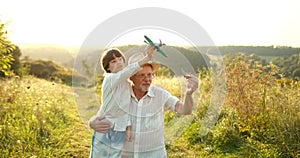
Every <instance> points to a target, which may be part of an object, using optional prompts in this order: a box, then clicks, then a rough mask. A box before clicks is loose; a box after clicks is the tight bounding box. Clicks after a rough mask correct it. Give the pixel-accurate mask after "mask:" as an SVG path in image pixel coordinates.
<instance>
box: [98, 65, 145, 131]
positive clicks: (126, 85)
mask: <svg viewBox="0 0 300 158" xmlns="http://www.w3.org/2000/svg"><path fill="white" fill-rule="evenodd" d="M140 69H141V67H140V66H139V64H138V62H135V63H133V64H130V65H128V66H126V67H125V68H124V69H123V70H121V71H119V72H117V73H106V74H105V77H104V80H103V83H102V106H101V109H100V115H102V116H105V118H106V119H108V120H109V121H110V122H111V124H112V127H114V130H116V131H126V126H128V125H130V121H129V117H128V112H129V102H130V89H131V84H130V81H129V78H130V76H132V75H133V74H135V73H136V72H137V71H139V70H140Z"/></svg>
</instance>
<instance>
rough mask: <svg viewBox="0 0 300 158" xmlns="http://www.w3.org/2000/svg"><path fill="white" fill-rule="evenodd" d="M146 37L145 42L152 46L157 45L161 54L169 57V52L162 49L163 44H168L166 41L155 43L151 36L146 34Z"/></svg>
mask: <svg viewBox="0 0 300 158" xmlns="http://www.w3.org/2000/svg"><path fill="white" fill-rule="evenodd" d="M144 37H145V39H146V40H144V42H145V43H147V44H150V45H151V46H153V47H155V48H156V50H157V51H158V52H159V53H160V54H161V55H163V56H165V57H168V55H167V53H166V52H164V51H163V50H161V49H160V47H161V46H163V45H166V44H165V43H162V42H161V40H159V43H153V42H152V40H151V39H150V38H149V37H147V36H146V35H145V36H144Z"/></svg>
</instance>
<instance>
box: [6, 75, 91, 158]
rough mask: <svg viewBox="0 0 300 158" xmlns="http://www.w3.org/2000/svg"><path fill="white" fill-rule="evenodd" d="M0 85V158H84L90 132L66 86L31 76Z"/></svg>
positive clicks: (7, 81)
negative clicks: (83, 122)
mask: <svg viewBox="0 0 300 158" xmlns="http://www.w3.org/2000/svg"><path fill="white" fill-rule="evenodd" d="M0 86H1V89H0V95H1V100H0V106H1V107H0V120H1V121H0V140H1V144H2V145H1V146H0V155H1V156H0V157H87V155H88V151H89V145H90V142H89V140H90V138H89V137H90V133H89V132H88V130H87V129H86V127H85V126H84V125H83V124H82V121H81V120H80V118H79V117H78V113H77V111H76V107H75V106H74V101H73V96H72V94H71V89H70V87H67V86H64V85H61V84H55V83H52V82H48V81H45V80H40V79H36V78H33V77H29V78H25V79H20V78H14V79H9V80H2V81H1V83H0Z"/></svg>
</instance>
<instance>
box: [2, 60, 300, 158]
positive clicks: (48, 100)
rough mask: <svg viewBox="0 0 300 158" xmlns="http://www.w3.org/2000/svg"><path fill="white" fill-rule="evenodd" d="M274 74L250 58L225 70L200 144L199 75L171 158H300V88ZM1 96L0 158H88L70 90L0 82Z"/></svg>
mask: <svg viewBox="0 0 300 158" xmlns="http://www.w3.org/2000/svg"><path fill="white" fill-rule="evenodd" d="M278 72H279V70H278V68H277V67H276V66H274V65H267V66H262V65H261V64H260V63H259V62H256V61H253V60H252V58H251V56H242V57H237V58H235V59H234V60H232V61H230V62H228V63H227V64H226V100H225V103H224V105H223V109H222V112H221V114H220V116H219V119H218V121H217V123H216V126H215V127H214V128H213V129H212V130H211V131H210V132H209V133H208V134H207V135H206V136H205V137H200V134H199V130H200V128H201V126H202V123H203V118H204V116H205V112H206V109H207V106H208V105H209V102H210V98H211V95H210V92H211V83H210V76H209V75H208V74H207V73H204V72H203V73H199V74H198V76H199V79H200V83H199V91H200V92H199V94H200V95H199V96H200V98H195V99H197V100H199V102H197V103H198V104H197V105H196V106H197V108H195V111H194V113H193V119H192V120H191V121H190V122H189V124H186V126H185V127H186V128H185V130H184V131H182V133H181V134H180V135H178V136H177V137H174V138H173V140H172V141H171V142H170V143H169V142H167V143H166V147H167V152H168V155H169V157H171V158H173V157H174V158H177V157H211V158H215V157H216V158H218V157H263V158H265V157H270V158H276V157H300V107H299V106H300V105H299V103H300V93H299V92H300V83H299V82H297V81H292V80H289V79H286V78H281V79H278V78H276V77H275V76H276V75H275V74H278ZM153 82H154V83H155V84H157V85H159V86H161V87H163V88H166V89H167V90H169V91H170V92H171V93H172V94H174V95H176V96H178V97H182V96H181V93H180V91H181V89H180V87H181V86H180V85H179V84H178V82H177V79H176V78H172V77H169V76H168V77H166V76H160V77H156V78H155V79H154V81H153ZM0 96H1V97H0V132H1V135H0V137H1V138H0V139H1V142H2V145H1V146H0V157H88V155H89V148H90V145H91V135H92V132H91V131H90V130H89V129H88V127H87V125H86V119H87V118H88V117H87V118H85V119H84V121H83V120H82V118H83V117H82V116H79V112H78V108H77V105H76V103H75V100H74V95H73V91H72V87H70V86H67V85H64V84H60V83H54V82H50V81H47V80H42V79H38V78H35V77H31V76H26V77H22V78H19V77H13V78H10V79H2V80H1V81H0ZM90 108H91V107H89V106H87V107H86V108H85V107H81V108H80V110H81V111H80V113H83V112H82V111H89V113H88V114H86V115H89V116H90V115H91V114H90V113H93V111H91V110H90ZM94 108H95V107H94ZM95 109H97V107H96V108H95ZM175 118H180V116H177V115H176V114H174V113H167V114H166V117H165V121H166V122H165V123H166V126H167V125H168V123H169V122H171V120H173V119H175ZM166 134H167V133H166Z"/></svg>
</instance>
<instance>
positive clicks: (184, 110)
mask: <svg viewBox="0 0 300 158" xmlns="http://www.w3.org/2000/svg"><path fill="white" fill-rule="evenodd" d="M141 57H143V56H142V55H136V54H135V55H133V56H132V57H130V58H129V62H128V63H129V64H130V63H133V62H135V61H138V60H139V59H140V58H141ZM141 67H142V68H141V70H140V71H138V72H137V73H136V74H134V75H133V76H131V77H130V80H131V81H132V85H131V98H130V110H129V112H128V113H129V115H130V116H131V122H132V132H133V141H131V142H126V143H125V145H124V147H123V154H122V157H142V158H153V157H155V158H160V157H167V154H166V149H165V144H164V112H165V111H166V110H171V111H175V112H177V113H179V114H182V115H188V114H191V113H192V107H193V104H194V101H193V97H192V94H193V93H194V91H195V90H196V89H197V88H198V78H197V77H195V76H187V77H186V79H187V90H186V93H185V98H184V102H182V101H180V100H179V99H178V98H177V97H175V96H172V95H171V94H170V93H169V92H168V91H166V90H164V89H162V88H159V87H156V86H154V85H151V83H152V78H153V72H154V71H155V70H157V68H158V67H159V64H156V63H147V64H144V65H142V66H141ZM89 125H90V127H91V128H92V129H94V130H95V131H96V132H100V133H105V132H107V130H108V129H109V128H110V127H111V125H110V123H109V122H108V121H107V120H105V116H98V117H93V118H91V120H90V122H89Z"/></svg>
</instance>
